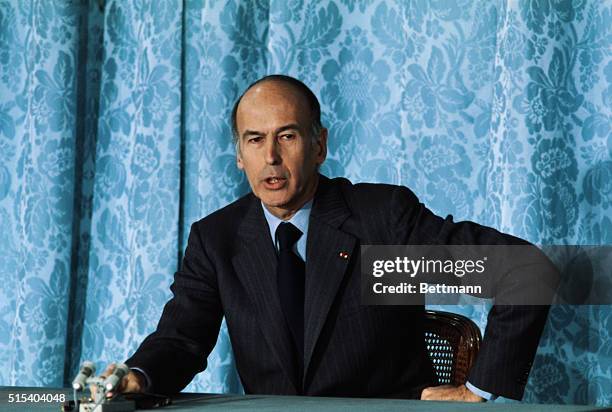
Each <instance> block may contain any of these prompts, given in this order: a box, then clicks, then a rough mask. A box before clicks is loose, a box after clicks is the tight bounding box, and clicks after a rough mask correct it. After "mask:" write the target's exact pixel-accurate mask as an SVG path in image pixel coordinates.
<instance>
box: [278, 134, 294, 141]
mask: <svg viewBox="0 0 612 412" xmlns="http://www.w3.org/2000/svg"><path fill="white" fill-rule="evenodd" d="M280 138H281V139H282V140H291V139H293V138H295V135H294V134H293V133H283V134H281V135H280Z"/></svg>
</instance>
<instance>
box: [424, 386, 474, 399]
mask: <svg viewBox="0 0 612 412" xmlns="http://www.w3.org/2000/svg"><path fill="white" fill-rule="evenodd" d="M421 400H424V401H459V402H484V398H481V397H480V396H478V395H476V394H475V393H474V392H472V391H471V390H469V389H468V388H466V386H465V385H459V386H453V385H441V386H430V387H429V388H425V389H423V392H421Z"/></svg>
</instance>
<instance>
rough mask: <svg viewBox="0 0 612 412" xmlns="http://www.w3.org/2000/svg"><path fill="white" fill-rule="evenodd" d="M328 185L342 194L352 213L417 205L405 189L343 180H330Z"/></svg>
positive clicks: (409, 192)
mask: <svg viewBox="0 0 612 412" xmlns="http://www.w3.org/2000/svg"><path fill="white" fill-rule="evenodd" d="M329 183H330V185H332V186H333V187H336V188H337V190H339V191H340V192H341V194H342V197H343V198H344V200H345V201H346V204H347V205H348V207H349V208H350V209H351V210H353V211H368V210H371V211H374V210H380V209H384V210H386V211H388V212H391V211H392V210H393V209H395V208H402V207H410V208H411V207H414V206H416V205H418V204H419V200H418V198H417V197H416V195H415V194H414V193H413V192H412V191H411V190H410V189H408V188H407V187H405V186H399V185H391V184H386V183H355V184H353V183H351V181H349V180H348V179H345V178H335V179H330V181H329Z"/></svg>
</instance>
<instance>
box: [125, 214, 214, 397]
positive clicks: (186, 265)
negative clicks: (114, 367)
mask: <svg viewBox="0 0 612 412" xmlns="http://www.w3.org/2000/svg"><path fill="white" fill-rule="evenodd" d="M170 290H171V291H172V293H173V297H172V299H170V301H169V302H168V303H167V304H166V306H165V307H164V310H163V313H162V316H161V319H160V321H159V324H158V326H157V330H156V331H155V332H153V333H152V334H151V335H149V336H148V337H147V338H146V339H145V340H144V341H143V342H142V344H141V345H140V347H139V348H138V350H137V351H136V353H134V355H133V356H132V357H131V358H129V359H128V360H127V361H126V364H127V365H128V366H130V367H132V368H138V369H141V370H142V371H144V372H145V373H146V376H147V377H148V378H149V379H150V382H149V383H150V388H148V391H149V392H153V393H160V394H174V393H177V392H179V391H181V390H182V389H183V388H184V387H185V386H186V385H187V384H188V383H189V382H190V381H191V380H192V379H193V377H194V376H195V375H196V374H197V373H198V372H201V371H203V370H204V369H205V368H206V358H207V357H208V354H209V353H210V351H211V350H212V348H213V347H214V344H215V342H216V340H217V335H218V333H219V328H220V325H221V319H222V317H223V312H222V308H221V302H220V299H219V293H218V290H217V280H216V275H215V270H214V267H213V265H212V263H211V261H210V259H209V258H208V256H207V254H206V250H205V245H204V242H203V241H202V237H201V235H200V233H199V228H198V223H195V224H193V225H192V227H191V233H190V234H189V241H188V244H187V249H186V251H185V257H184V258H183V262H182V267H181V270H179V271H178V272H177V273H176V274H175V275H174V283H173V284H172V286H171V287H170Z"/></svg>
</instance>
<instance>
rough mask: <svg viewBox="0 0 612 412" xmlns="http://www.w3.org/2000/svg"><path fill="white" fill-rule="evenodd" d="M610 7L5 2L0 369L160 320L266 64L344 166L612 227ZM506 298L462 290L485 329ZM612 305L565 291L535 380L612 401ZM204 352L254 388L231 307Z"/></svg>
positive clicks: (600, 233) (485, 202)
mask: <svg viewBox="0 0 612 412" xmlns="http://www.w3.org/2000/svg"><path fill="white" fill-rule="evenodd" d="M181 6H184V8H185V9H184V10H183V9H182V7H181ZM611 19H612V6H611V5H610V4H609V2H601V1H595V0H578V1H570V0H520V1H506V0H494V1H489V0H477V1H471V0H448V1H422V0H407V1H403V0H402V1H400V0H355V1H352V0H341V1H332V2H328V3H325V4H323V3H321V2H318V1H310V0H290V1H276V0H256V1H248V2H241V1H238V0H188V1H185V2H182V3H181V2H174V1H171V0H161V1H158V2H150V1H143V0H134V1H129V2H123V1H118V0H107V1H105V2H103V7H102V8H101V7H100V3H99V2H96V1H92V2H89V3H87V2H77V3H75V4H73V3H72V2H47V1H19V2H15V1H10V0H0V67H1V70H0V227H2V230H1V231H0V248H1V249H2V253H0V279H1V280H2V282H0V366H2V367H1V368H0V384H9V385H13V384H19V385H54V386H58V385H61V384H62V383H66V382H68V381H69V380H70V378H71V376H69V375H70V374H72V373H73V372H74V371H75V370H76V367H77V365H78V363H79V362H80V361H81V360H83V359H94V360H96V361H97V362H98V366H102V364H103V363H106V362H109V361H113V360H121V359H123V358H125V357H126V356H127V355H128V354H129V353H130V352H131V351H133V350H134V349H135V348H136V346H137V345H138V343H139V342H140V341H141V340H142V338H143V337H144V336H145V335H146V334H148V333H149V332H150V331H152V330H153V328H154V327H155V324H156V321H157V318H158V317H159V314H160V312H161V308H162V306H163V303H164V302H165V301H166V300H167V299H168V297H169V291H168V285H169V284H170V282H171V280H172V277H171V274H172V272H174V270H176V268H177V266H178V264H179V259H178V256H179V255H180V252H182V251H183V250H184V247H185V242H186V239H187V235H188V232H189V227H190V224H191V223H192V222H193V221H195V220H197V219H199V218H200V217H202V216H204V215H206V214H208V213H210V212H212V211H214V210H215V209H217V208H219V207H222V206H224V205H226V204H228V203H229V202H231V201H233V200H234V199H236V198H237V197H239V196H241V195H242V194H244V193H246V192H247V191H248V190H249V189H248V182H247V181H246V179H245V177H244V175H243V173H241V172H240V171H239V170H238V169H237V168H236V167H235V153H234V148H233V147H232V144H231V138H230V125H229V122H228V119H229V115H230V110H231V106H232V103H233V102H234V100H235V99H236V97H237V96H238V94H239V93H240V92H241V91H242V90H243V89H244V87H245V86H246V85H247V84H249V83H250V82H251V81H253V80H255V79H256V78H259V77H261V76H263V75H264V74H267V73H279V72H280V73H287V74H290V75H294V76H296V77H298V78H300V79H302V80H304V81H305V82H306V83H307V84H308V85H309V86H311V87H312V89H313V90H314V91H315V93H316V94H317V95H318V96H319V97H320V100H321V102H322V111H323V120H324V124H325V125H326V126H327V127H328V128H329V131H330V137H329V156H328V159H327V161H326V163H325V164H324V165H323V166H322V168H321V170H322V171H323V172H324V173H325V174H327V175H329V176H346V177H348V178H350V179H352V180H353V181H378V182H387V183H394V184H405V185H407V186H409V187H410V188H412V189H413V190H414V191H415V192H416V194H417V195H418V196H419V198H420V199H421V200H422V201H423V202H425V203H426V204H427V205H428V206H429V207H431V208H432V209H433V210H434V211H435V212H436V213H438V214H441V215H447V214H452V215H453V216H454V218H455V220H462V219H471V220H475V221H478V222H480V223H483V224H487V225H491V226H494V227H496V228H498V229H500V230H503V231H506V232H510V233H513V234H515V235H518V236H521V237H524V238H526V239H528V240H530V241H532V242H535V243H539V244H612V201H611V197H612V185H611V183H610V181H611V177H612V126H611V125H612V60H611V56H610V45H611V44H612V28H611V26H610V24H609V22H610V20H611ZM487 308H488V306H487V305H482V304H474V302H472V301H470V300H469V299H466V300H465V302H464V303H462V304H461V305H459V306H456V307H454V310H457V311H459V312H461V313H464V314H466V315H468V316H470V317H471V318H473V319H475V320H476V321H478V323H479V324H480V325H481V327H484V325H485V323H486V313H487ZM443 309H448V308H447V307H445V308H443ZM611 322H612V311H611V310H610V308H609V307H567V306H564V307H555V308H553V310H552V311H551V314H550V319H549V323H548V325H547V328H546V331H545V334H544V337H543V340H542V342H541V344H540V348H539V352H538V356H537V357H536V361H535V364H534V369H533V371H532V374H531V377H530V381H529V384H528V387H527V393H526V400H528V401H532V402H556V403H591V404H599V405H609V404H611V403H612V380H611V379H610V374H611V373H612V369H611V368H612V358H611V354H610V350H609V346H610V345H609V344H608V342H609V339H610V332H609V331H610V330H611ZM67 324H69V328H66V325H67ZM64 364H68V365H69V367H68V368H67V369H66V372H67V373H66V374H65V373H64V372H65V370H64ZM208 364H209V367H208V369H207V370H206V371H205V372H204V373H202V374H201V376H198V377H197V378H196V379H195V380H194V382H193V383H192V384H191V385H190V386H189V388H188V389H189V390H196V391H209V392H228V391H230V392H237V391H240V390H241V388H240V382H239V379H238V376H237V374H236V372H235V367H234V360H233V356H232V353H231V345H230V341H229V336H228V334H227V327H226V325H225V323H224V324H223V325H222V331H221V333H220V335H219V339H218V342H217V345H216V347H215V349H214V351H213V353H212V354H211V355H210V356H209V359H208Z"/></svg>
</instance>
